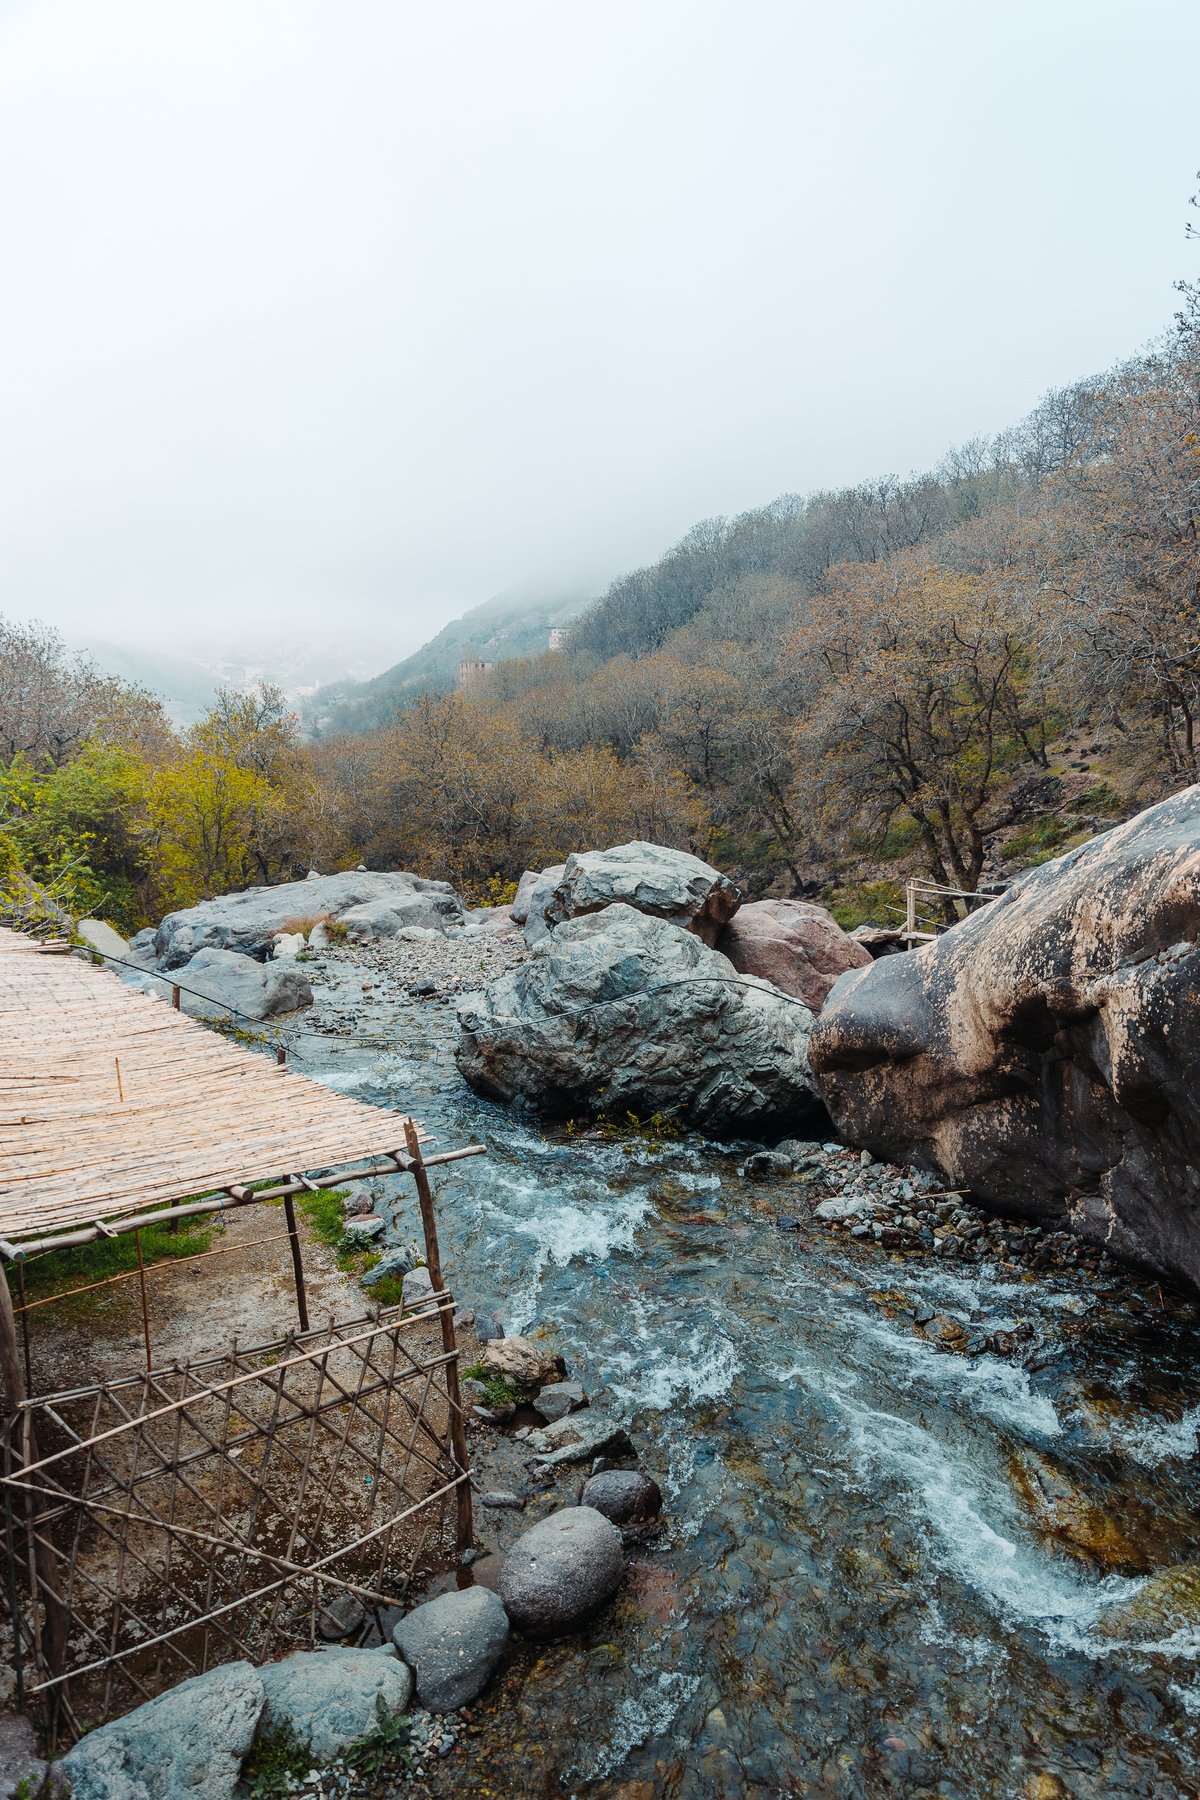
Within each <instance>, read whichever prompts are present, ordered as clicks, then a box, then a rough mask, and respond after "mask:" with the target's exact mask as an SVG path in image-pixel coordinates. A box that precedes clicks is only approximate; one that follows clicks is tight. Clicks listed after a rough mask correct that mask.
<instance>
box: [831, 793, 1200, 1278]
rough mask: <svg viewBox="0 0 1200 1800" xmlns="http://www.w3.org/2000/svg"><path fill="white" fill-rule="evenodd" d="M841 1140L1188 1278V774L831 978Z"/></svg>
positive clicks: (1197, 815) (1194, 1033)
mask: <svg viewBox="0 0 1200 1800" xmlns="http://www.w3.org/2000/svg"><path fill="white" fill-rule="evenodd" d="M810 1054H811V1058H812V1068H813V1072H814V1074H815V1076H816V1078H817V1084H818V1086H819V1088H820V1091H821V1097H822V1099H823V1100H824V1101H825V1104H826V1106H827V1107H828V1109H829V1112H830V1114H831V1116H832V1118H833V1121H834V1124H835V1125H836V1127H837V1130H838V1135H839V1136H840V1137H841V1138H842V1140H843V1141H844V1142H845V1143H847V1144H851V1145H853V1146H854V1148H855V1149H859V1148H865V1149H869V1150H870V1151H871V1152H872V1154H873V1155H875V1156H877V1157H879V1158H882V1159H884V1160H887V1161H889V1162H904V1163H916V1164H918V1165H919V1166H921V1167H923V1168H927V1169H933V1170H935V1171H936V1172H937V1173H938V1175H939V1176H940V1177H941V1178H942V1179H943V1181H944V1183H945V1185H946V1186H947V1187H950V1188H955V1189H958V1188H970V1189H971V1190H972V1191H973V1193H974V1195H975V1197H976V1199H978V1200H980V1201H982V1202H983V1203H984V1204H985V1205H988V1206H990V1207H993V1208H994V1209H995V1210H996V1211H997V1212H1000V1213H1007V1214H1010V1215H1015V1216H1016V1217H1018V1218H1033V1219H1037V1220H1040V1221H1042V1222H1044V1223H1045V1224H1047V1225H1049V1226H1050V1227H1051V1228H1052V1229H1054V1230H1062V1229H1064V1228H1065V1229H1068V1230H1071V1231H1074V1232H1076V1233H1077V1234H1078V1236H1080V1237H1081V1238H1084V1239H1086V1240H1087V1241H1088V1242H1089V1243H1092V1244H1098V1245H1103V1246H1104V1247H1105V1249H1107V1250H1108V1251H1109V1252H1110V1253H1111V1254H1113V1255H1115V1256H1122V1257H1125V1258H1127V1259H1128V1260H1130V1261H1132V1262H1137V1263H1141V1264H1144V1265H1146V1266H1148V1267H1149V1268H1151V1269H1154V1270H1156V1271H1157V1272H1158V1273H1159V1274H1163V1275H1170V1276H1173V1277H1175V1278H1176V1279H1178V1280H1181V1281H1185V1282H1187V1283H1188V1284H1189V1285H1190V1286H1191V1287H1193V1288H1195V1289H1198V1290H1200V1231H1198V1230H1197V1220H1198V1219H1200V787H1190V788H1186V789H1185V790H1184V791H1183V792H1182V793H1180V794H1176V795H1174V796H1173V797H1172V798H1171V799H1169V800H1164V801H1163V802H1162V803H1161V804H1160V805H1158V806H1152V807H1150V808H1149V809H1148V810H1147V811H1146V812H1143V813H1139V815H1138V816H1137V818H1135V819H1131V820H1130V821H1129V822H1128V824H1125V825H1119V826H1117V827H1116V829H1115V830H1113V831H1109V832H1106V833H1105V834H1104V836H1103V837H1095V838H1092V839H1091V841H1090V842H1089V843H1086V844H1081V845H1080V847H1079V848H1078V849H1077V850H1072V851H1069V852H1068V854H1067V855H1065V856H1060V857H1059V858H1058V859H1057V860H1056V861H1055V862H1049V863H1044V864H1043V865H1042V866H1041V867H1040V868H1037V869H1033V870H1031V871H1030V872H1029V873H1028V874H1025V875H1022V876H1021V877H1020V878H1019V879H1018V880H1016V881H1014V882H1013V883H1012V885H1011V886H1010V887H1009V888H1008V890H1007V892H1006V893H1004V894H1002V895H1000V896H999V898H997V899H995V900H993V901H992V902H991V904H990V905H989V906H983V907H980V909H979V910H978V911H977V912H975V913H972V915H971V917H970V918H969V919H964V920H963V921H962V923H961V924H959V925H956V926H955V927H954V929H953V930H952V931H947V932H945V933H943V935H942V936H941V937H939V938H937V939H936V940H935V941H934V942H933V943H929V944H923V945H922V946H921V948H920V949H919V950H914V951H911V952H909V953H908V954H907V955H905V956H887V957H884V958H883V960H882V961H880V962H875V963H872V964H871V966H870V968H869V969H860V970H857V971H856V972H855V973H854V974H851V975H847V977H846V979H845V980H844V981H842V982H839V984H838V986H837V989H836V990H835V992H834V993H833V994H831V995H830V998H829V1002H828V1004H827V1005H826V1007H825V1009H824V1011H823V1012H822V1014H821V1016H820V1018H819V1019H818V1020H817V1021H816V1024H815V1025H814V1027H813V1031H812V1039H811V1047H810Z"/></svg>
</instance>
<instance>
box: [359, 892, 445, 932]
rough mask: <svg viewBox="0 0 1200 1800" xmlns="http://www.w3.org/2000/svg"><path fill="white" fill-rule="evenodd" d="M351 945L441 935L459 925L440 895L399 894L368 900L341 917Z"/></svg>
mask: <svg viewBox="0 0 1200 1800" xmlns="http://www.w3.org/2000/svg"><path fill="white" fill-rule="evenodd" d="M338 922H339V923H340V924H342V925H344V926H345V927H346V931H347V933H348V935H349V937H350V939H351V942H352V943H355V944H361V943H363V942H365V940H366V939H367V938H390V937H399V936H401V935H402V934H405V933H408V932H410V931H419V932H421V933H423V934H424V933H435V934H436V933H441V932H442V931H444V930H446V929H447V928H448V927H451V926H454V925H457V924H458V923H460V919H459V918H458V917H456V916H455V915H453V914H452V913H450V912H449V911H448V910H447V909H446V907H445V904H444V901H443V899H442V897H441V895H438V894H396V895H390V896H388V898H386V899H383V900H366V901H364V902H363V904H362V905H361V906H351V907H349V908H348V909H347V910H346V911H345V912H344V913H342V914H341V915H340V917H339V921H338Z"/></svg>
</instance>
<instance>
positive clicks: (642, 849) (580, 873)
mask: <svg viewBox="0 0 1200 1800" xmlns="http://www.w3.org/2000/svg"><path fill="white" fill-rule="evenodd" d="M740 903H741V895H740V893H739V892H738V890H737V888H736V887H735V886H734V884H733V882H732V881H730V879H729V877H728V875H722V874H721V872H720V870H719V869H713V868H710V867H709V865H708V863H706V862H701V861H700V858H699V857H698V856H690V855H689V854H688V852H687V851H686V850H668V849H667V848H666V847H665V846H664V845H662V844H647V843H643V842H642V841H641V840H636V841H635V842H634V843H632V844H618V845H617V846H616V847H615V849H612V850H586V851H584V852H583V853H582V854H579V855H575V856H568V858H567V860H566V864H565V866H564V868H563V872H562V875H561V876H560V878H559V880H558V881H557V882H556V883H555V886H554V891H553V893H552V894H551V895H550V897H549V899H548V900H547V901H546V903H545V919H546V924H547V925H549V926H550V928H551V929H552V930H553V928H554V927H555V926H556V925H561V924H562V923H563V921H564V920H566V919H578V918H581V917H582V916H583V915H584V914H585V913H594V912H599V911H600V909H601V908H602V907H605V906H615V905H625V906H632V907H634V908H636V910H637V911H638V912H642V913H649V914H650V915H651V916H652V917H653V918H656V919H669V920H670V921H671V923H672V924H673V925H682V926H683V927H684V928H685V930H687V931H694V932H695V934H696V936H697V937H699V938H702V939H703V940H704V942H705V943H706V944H710V945H711V944H715V942H716V940H717V934H718V932H719V931H720V930H721V927H722V926H723V925H724V924H726V923H727V921H728V920H730V919H732V917H733V915H734V913H735V912H736V911H737V909H738V906H739V905H740Z"/></svg>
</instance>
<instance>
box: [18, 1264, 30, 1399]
mask: <svg viewBox="0 0 1200 1800" xmlns="http://www.w3.org/2000/svg"><path fill="white" fill-rule="evenodd" d="M17 1294H18V1296H19V1297H20V1301H21V1347H22V1349H23V1350H24V1352H25V1392H26V1393H27V1394H32V1392H33V1369H32V1366H31V1364H30V1359H29V1306H28V1303H27V1301H26V1298H25V1258H24V1257H23V1256H18V1258H17Z"/></svg>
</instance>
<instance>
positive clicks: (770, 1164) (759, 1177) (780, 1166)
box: [744, 1150, 795, 1181]
mask: <svg viewBox="0 0 1200 1800" xmlns="http://www.w3.org/2000/svg"><path fill="white" fill-rule="evenodd" d="M794 1168H795V1164H794V1163H793V1161H792V1159H791V1157H790V1156H789V1155H788V1154H787V1151H786V1150H756V1151H755V1152H754V1155H753V1156H748V1157H747V1158H746V1163H745V1170H744V1173H745V1174H746V1176H747V1178H748V1179H749V1180H750V1181H781V1180H782V1179H783V1178H784V1177H785V1176H787V1175H790V1174H791V1173H792V1170H793V1169H794Z"/></svg>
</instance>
